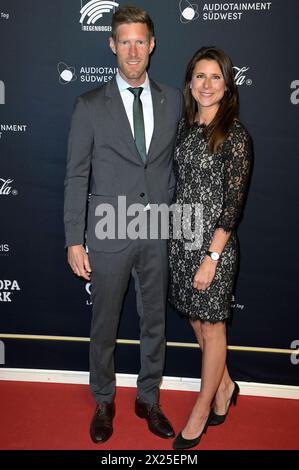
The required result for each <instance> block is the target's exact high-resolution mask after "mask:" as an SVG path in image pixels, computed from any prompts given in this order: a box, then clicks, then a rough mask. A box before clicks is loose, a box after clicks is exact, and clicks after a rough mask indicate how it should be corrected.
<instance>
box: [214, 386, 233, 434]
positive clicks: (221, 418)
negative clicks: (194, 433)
mask: <svg viewBox="0 0 299 470" xmlns="http://www.w3.org/2000/svg"><path fill="white" fill-rule="evenodd" d="M234 384H235V387H234V391H233V393H232V396H231V397H230V399H229V403H228V407H227V411H226V413H225V415H217V414H216V413H215V412H214V411H213V410H212V411H211V419H210V423H209V425H210V426H218V424H223V423H224V421H225V419H226V417H227V415H228V412H229V408H230V406H231V404H232V403H233V404H234V405H236V404H237V398H238V394H239V392H240V388H239V385H238V384H237V383H236V382H234Z"/></svg>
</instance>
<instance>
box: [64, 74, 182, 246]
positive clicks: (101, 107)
mask: <svg viewBox="0 0 299 470" xmlns="http://www.w3.org/2000/svg"><path fill="white" fill-rule="evenodd" d="M150 86H151V93H152V100H153V111H154V132H153V136H152V140H151V144H150V148H149V151H148V155H147V160H146V163H145V164H144V163H143V162H142V160H141V158H140V156H139V153H138V150H137V148H136V145H135V141H134V138H133V135H132V131H131V127H130V123H129V120H128V118H127V115H126V111H125V108H124V105H123V102H122V98H121V96H120V93H119V90H118V87H117V83H116V79H115V78H113V79H112V80H111V81H110V82H108V83H107V84H105V85H104V86H102V87H100V88H97V89H95V90H92V91H89V92H87V93H85V94H83V95H81V96H79V98H77V101H76V104H75V109H74V112H73V116H72V122H71V129H70V134H69V145H68V158H67V170H66V178H65V205H64V223H65V237H66V246H71V245H80V244H84V242H85V230H86V228H87V244H88V246H89V247H90V248H92V249H94V250H96V251H108V252H114V251H119V250H121V249H123V248H124V247H125V246H126V245H127V244H128V243H129V242H130V240H128V239H118V238H117V234H116V239H114V240H109V239H104V240H99V239H98V238H97V237H96V235H95V227H96V223H97V221H98V218H97V216H96V214H95V209H96V207H97V206H98V205H99V204H101V203H109V204H111V205H112V206H114V207H116V206H117V198H118V196H120V195H122V196H126V198H127V205H128V204H131V203H141V204H145V205H146V201H145V195H148V199H149V201H150V203H157V204H160V203H167V204H169V203H170V201H171V199H172V196H173V191H174V187H175V179H174V174H173V171H172V153H173V147H174V143H175V136H176V130H177V124H178V121H179V119H180V117H181V113H182V95H181V92H180V91H179V90H178V89H175V88H171V87H168V86H165V85H160V84H158V83H156V82H154V81H152V80H150ZM89 188H90V192H91V197H90V201H89V204H88V217H87V220H86V213H87V210H86V209H87V199H88V191H89Z"/></svg>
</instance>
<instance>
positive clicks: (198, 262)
mask: <svg viewBox="0 0 299 470" xmlns="http://www.w3.org/2000/svg"><path fill="white" fill-rule="evenodd" d="M184 95H185V104H186V110H185V117H184V118H183V119H182V120H181V122H180V124H179V129H178V136H177V144H176V149H175V155H174V169H175V173H176V178H177V191H176V201H175V202H176V203H177V204H179V205H180V207H183V208H184V205H189V206H192V207H193V209H194V208H195V206H196V205H197V207H198V208H200V209H201V210H199V212H198V214H201V220H200V222H201V225H200V227H199V226H196V224H195V222H194V220H195V219H194V216H193V218H192V220H193V222H192V224H191V230H192V232H193V233H194V227H195V226H196V227H197V228H196V230H197V232H199V233H200V237H199V236H198V237H197V238H200V242H201V243H200V244H199V245H198V243H197V244H196V243H192V239H190V238H189V240H186V238H188V237H187V236H185V234H186V233H187V232H186V230H185V229H186V227H184V224H185V225H186V223H187V222H186V220H187V221H188V219H185V222H184V223H183V224H182V233H183V236H182V237H180V238H179V237H175V236H174V235H173V237H172V238H171V240H170V243H169V257H170V258H169V260H170V302H171V303H172V304H173V305H174V306H175V308H176V309H177V310H178V311H180V312H181V313H182V314H183V315H185V316H186V317H187V318H189V320H190V323H191V325H192V327H193V329H194V332H195V335H196V338H197V340H198V342H199V345H200V347H201V350H202V369H201V370H202V376H201V389H200V395H199V396H198V398H197V401H196V403H195V405H194V407H193V410H192V412H191V415H190V417H189V419H188V422H187V424H186V426H185V428H184V429H183V431H182V432H181V433H180V434H179V435H178V436H177V438H176V440H175V441H174V444H173V446H174V448H175V449H181V448H189V447H194V446H195V445H197V444H198V443H199V441H200V439H201V437H202V434H203V433H204V432H205V431H206V429H207V426H208V425H216V424H221V423H223V422H224V420H225V418H226V415H227V413H228V409H229V406H230V405H231V403H235V402H236V398H237V394H238V392H239V387H238V385H237V384H236V383H235V382H233V381H232V379H231V378H230V376H229V373H228V370H227V367H226V348H227V344H226V320H227V319H228V317H229V314H230V303H231V298H232V289H233V283H234V278H235V273H236V268H237V240H236V233H235V229H236V225H237V222H238V219H239V216H240V213H241V210H242V205H243V200H244V195H245V192H246V186H247V181H248V175H249V170H250V163H251V145H250V138H249V136H248V133H247V131H246V129H245V128H244V126H243V125H242V124H241V123H240V121H239V120H238V118H237V116H238V93H237V88H236V85H235V81H234V74H233V69H232V64H231V61H230V59H229V57H228V56H227V55H226V54H225V53H224V52H223V51H221V50H219V49H216V48H214V47H209V48H201V49H200V50H199V51H197V52H196V54H195V55H194V57H193V58H192V59H191V61H190V63H189V65H188V67H187V72H186V80H185V88H184ZM183 210H184V209H183ZM197 220H198V219H197ZM198 227H199V228H198ZM199 233H197V235H199ZM193 240H195V239H193ZM200 245H201V246H200ZM211 406H212V408H211Z"/></svg>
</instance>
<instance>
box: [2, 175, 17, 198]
mask: <svg viewBox="0 0 299 470" xmlns="http://www.w3.org/2000/svg"><path fill="white" fill-rule="evenodd" d="M13 181H14V180H11V179H7V180H5V179H3V178H0V196H9V195H10V194H11V195H12V196H16V195H17V194H18V190H17V189H13V188H12V186H11V183H12V182H13Z"/></svg>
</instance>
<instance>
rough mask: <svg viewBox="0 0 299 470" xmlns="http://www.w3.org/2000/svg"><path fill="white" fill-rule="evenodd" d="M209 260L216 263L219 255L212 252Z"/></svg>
mask: <svg viewBox="0 0 299 470" xmlns="http://www.w3.org/2000/svg"><path fill="white" fill-rule="evenodd" d="M211 258H212V259H213V260H214V261H217V260H218V259H219V253H216V251H213V252H212V253H211Z"/></svg>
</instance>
